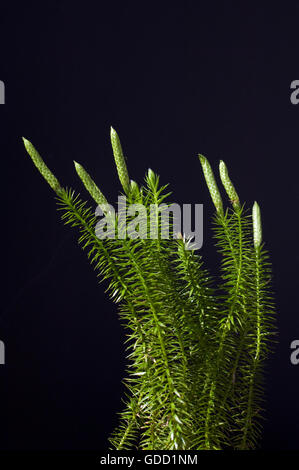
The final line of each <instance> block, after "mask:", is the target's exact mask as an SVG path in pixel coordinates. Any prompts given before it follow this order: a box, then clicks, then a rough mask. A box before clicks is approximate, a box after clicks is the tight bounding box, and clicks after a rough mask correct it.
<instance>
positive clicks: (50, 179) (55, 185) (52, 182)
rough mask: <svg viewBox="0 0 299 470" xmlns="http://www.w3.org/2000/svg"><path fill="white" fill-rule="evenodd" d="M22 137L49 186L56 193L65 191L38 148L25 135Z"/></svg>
mask: <svg viewBox="0 0 299 470" xmlns="http://www.w3.org/2000/svg"><path fill="white" fill-rule="evenodd" d="M22 139H23V142H24V145H25V149H26V150H27V153H28V154H29V156H30V157H31V160H32V161H33V163H34V165H35V166H36V168H37V169H38V170H39V172H40V173H41V175H42V176H43V177H44V178H45V180H46V181H47V183H48V184H49V186H51V188H52V189H53V190H54V191H55V193H56V194H58V195H60V194H61V192H62V191H63V188H62V187H61V185H60V183H59V181H58V179H57V178H56V176H54V175H53V173H52V171H51V170H50V169H49V168H48V167H47V165H46V164H45V162H44V160H43V159H42V157H41V156H40V154H39V153H38V151H37V150H36V148H35V147H34V146H33V145H32V143H31V142H30V141H29V140H27V139H25V137H22Z"/></svg>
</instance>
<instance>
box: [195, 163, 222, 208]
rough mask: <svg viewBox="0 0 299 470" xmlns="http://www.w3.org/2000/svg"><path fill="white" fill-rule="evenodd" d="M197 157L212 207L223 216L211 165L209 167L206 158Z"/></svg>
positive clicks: (220, 199)
mask: <svg viewBox="0 0 299 470" xmlns="http://www.w3.org/2000/svg"><path fill="white" fill-rule="evenodd" d="M198 157H199V160H200V163H201V166H202V170H203V174H204V177H205V180H206V183H207V186H208V189H209V192H210V195H211V198H212V201H213V203H214V206H215V208H216V211H217V212H218V213H219V214H223V204H222V198H221V195H220V192H219V189H218V186H217V183H216V180H215V177H214V173H213V170H212V168H211V165H210V163H209V161H208V159H207V158H206V157H204V156H203V155H200V154H199V155H198Z"/></svg>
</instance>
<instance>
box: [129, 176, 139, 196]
mask: <svg viewBox="0 0 299 470" xmlns="http://www.w3.org/2000/svg"><path fill="white" fill-rule="evenodd" d="M130 187H131V192H132V194H134V195H136V196H137V195H138V194H139V187H138V184H137V183H136V181H134V180H131V181H130Z"/></svg>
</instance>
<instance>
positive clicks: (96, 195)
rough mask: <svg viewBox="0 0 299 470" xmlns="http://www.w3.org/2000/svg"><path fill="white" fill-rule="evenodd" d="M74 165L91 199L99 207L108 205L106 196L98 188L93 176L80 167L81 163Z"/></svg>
mask: <svg viewBox="0 0 299 470" xmlns="http://www.w3.org/2000/svg"><path fill="white" fill-rule="evenodd" d="M74 165H75V169H76V172H77V174H78V176H79V178H80V179H81V181H82V183H83V184H84V186H85V188H86V189H87V191H88V192H89V194H90V195H91V197H92V198H93V199H94V201H95V202H96V203H97V204H99V205H100V204H108V202H107V199H106V198H105V196H104V194H103V193H102V192H101V190H100V189H99V188H98V187H97V185H96V184H95V182H94V181H93V179H92V178H91V176H90V175H89V174H88V173H87V171H86V170H85V169H84V168H83V166H82V165H80V163H78V162H75V160H74Z"/></svg>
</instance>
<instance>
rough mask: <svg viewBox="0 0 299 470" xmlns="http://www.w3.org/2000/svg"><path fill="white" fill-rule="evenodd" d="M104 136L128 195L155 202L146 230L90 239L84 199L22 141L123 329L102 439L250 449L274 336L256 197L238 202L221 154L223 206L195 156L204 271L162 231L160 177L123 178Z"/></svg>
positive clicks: (101, 202) (97, 193) (84, 177)
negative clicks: (115, 411)
mask: <svg viewBox="0 0 299 470" xmlns="http://www.w3.org/2000/svg"><path fill="white" fill-rule="evenodd" d="M111 142H112V149H113V154H114V158H115V162H116V167H117V171H118V175H119V179H120V183H121V185H122V191H123V192H122V194H123V195H125V196H126V198H127V201H128V203H129V204H142V205H143V206H145V207H146V208H147V210H148V211H149V210H150V206H152V207H155V208H156V213H155V215H156V221H157V224H158V228H159V230H158V236H157V237H156V238H154V239H152V238H135V239H132V238H128V237H123V238H120V237H117V236H116V238H115V239H111V238H108V237H107V238H104V239H103V238H102V239H101V238H99V237H98V236H97V235H96V232H95V226H96V223H97V220H98V219H97V217H96V215H95V212H94V208H93V207H92V206H89V205H88V203H87V202H86V201H83V200H82V199H81V198H80V195H79V194H75V192H74V191H73V190H70V189H66V188H64V187H62V186H61V184H60V183H59V181H58V180H57V178H56V177H55V176H54V175H53V173H52V172H51V171H50V170H49V168H48V167H47V166H46V164H45V163H44V161H43V159H42V158H41V156H40V155H39V153H38V152H37V151H36V149H35V148H34V147H33V145H32V144H31V143H30V142H29V141H28V140H26V139H24V144H25V147H26V150H27V152H28V153H29V155H30V157H31V158H32V160H33V162H34V164H35V165H36V167H37V168H38V170H39V171H40V173H41V174H42V175H43V177H44V178H45V179H46V181H47V182H48V183H49V185H50V186H51V188H52V189H53V190H54V191H55V193H56V199H57V202H58V208H59V210H60V212H61V214H62V219H63V221H64V222H65V223H66V224H69V225H71V226H72V227H75V228H76V229H77V230H78V232H79V243H80V244H81V246H82V248H83V249H84V250H86V252H87V256H88V259H89V261H90V262H91V264H92V265H93V266H94V269H95V271H96V273H97V276H98V277H99V278H100V279H101V280H105V281H106V283H107V291H108V292H109V294H110V297H111V299H113V301H114V302H116V303H117V304H118V306H119V316H120V320H121V322H122V324H123V325H124V328H125V329H126V332H127V338H128V339H127V360H128V366H127V373H126V378H125V379H124V383H125V385H126V393H125V396H124V399H123V401H124V406H123V410H122V411H121V412H120V413H119V424H118V426H117V428H116V429H115V430H114V431H113V433H112V435H111V436H110V439H109V442H110V446H111V447H112V448H113V449H119V450H120V449H125V450H129V449H141V450H159V449H161V450H171V449H172V450H184V449H186V450H190V449H193V450H221V449H253V448H256V446H257V445H258V442H259V439H260V436H261V431H262V426H261V419H262V417H263V414H262V409H263V402H264V391H263V390H264V383H263V376H264V365H265V359H266V357H267V355H268V352H269V351H270V350H271V349H272V347H271V346H272V344H273V336H274V335H275V327H274V313H275V311H274V304H273V300H272V294H271V286H270V279H271V266H270V263H269V260H268V254H267V252H266V250H265V249H264V247H263V243H262V227H261V215H260V208H259V206H258V204H257V203H256V202H255V203H254V205H253V209H252V212H250V211H248V209H246V207H245V205H244V204H241V203H240V200H239V197H238V194H237V192H236V190H235V187H234V185H233V184H232V182H231V180H230V177H229V175H228V170H227V167H226V165H225V163H224V162H223V161H221V162H220V167H219V170H220V171H219V173H220V179H221V182H222V185H223V187H224V190H225V192H226V194H227V196H228V199H229V201H230V204H229V207H228V208H224V205H223V201H222V197H221V195H220V191H219V189H218V186H217V183H216V180H215V177H214V174H213V171H212V168H211V166H210V164H209V162H208V160H207V159H206V158H205V157H204V156H202V155H199V160H200V163H201V166H202V170H203V174H204V178H205V180H206V183H207V186H208V189H209V192H210V194H211V197H212V201H213V203H214V206H215V209H216V211H215V214H214V216H213V231H214V236H215V243H216V247H217V249H218V252H219V256H220V266H219V272H217V273H214V274H213V275H212V274H211V273H210V272H209V271H208V269H207V267H206V265H205V263H204V261H203V259H202V257H201V255H199V254H198V252H195V250H193V249H190V239H188V238H187V237H185V236H184V234H183V235H180V236H178V237H177V238H175V237H170V238H169V239H163V238H162V237H161V236H160V234H161V229H162V226H161V224H162V222H161V213H160V212H159V206H160V205H161V204H162V202H163V203H164V204H165V203H166V206H167V204H170V202H169V196H170V193H167V192H166V189H167V186H160V184H159V177H158V176H157V175H156V174H155V173H154V172H153V171H152V170H148V172H147V174H146V177H145V181H144V183H143V184H142V185H138V184H137V183H136V182H135V181H133V180H130V178H129V175H128V170H127V166H126V161H125V158H124V155H123V151H122V147H121V144H120V140H119V137H118V135H117V133H116V131H115V130H114V129H112V128H111ZM75 169H76V171H77V173H78V176H79V178H80V179H81V181H82V182H83V185H84V186H85V188H86V190H87V191H88V193H89V194H90V196H91V198H92V199H93V200H94V201H95V202H96V204H97V205H98V206H100V207H102V208H103V211H105V210H106V209H105V207H107V206H106V204H107V200H106V198H105V196H104V195H103V193H102V192H101V190H100V189H99V188H98V186H97V184H96V183H95V182H94V181H93V179H92V178H91V176H90V175H89V174H88V173H87V172H86V170H85V169H84V168H83V166H82V165H80V164H79V163H77V162H75ZM153 205H154V206H153ZM151 210H152V209H151ZM118 216H119V215H118ZM115 224H117V218H116V220H115ZM139 225H140V227H139V229H140V230H145V231H147V230H148V227H147V217H145V218H144V220H143V221H142V220H141V221H140V219H139Z"/></svg>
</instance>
